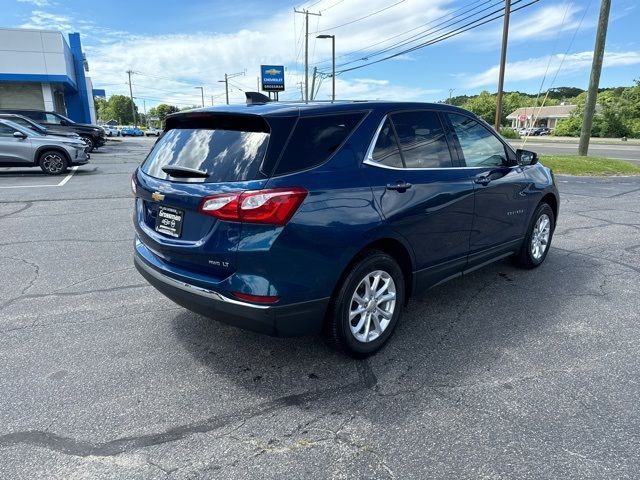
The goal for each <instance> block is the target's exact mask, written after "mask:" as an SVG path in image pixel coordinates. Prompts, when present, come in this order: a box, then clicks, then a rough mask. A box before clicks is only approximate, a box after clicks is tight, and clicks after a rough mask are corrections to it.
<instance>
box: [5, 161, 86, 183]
mask: <svg viewBox="0 0 640 480" xmlns="http://www.w3.org/2000/svg"><path fill="white" fill-rule="evenodd" d="M76 170H78V167H77V166H76V167H71V170H70V171H69V173H68V174H67V175H66V176H65V177H64V178H63V179H62V180H60V183H56V184H55V185H11V186H6V187H4V186H3V187H0V188H40V187H62V186H64V184H65V183H67V182H68V181H69V180H70V179H71V177H73V174H74V173H76Z"/></svg>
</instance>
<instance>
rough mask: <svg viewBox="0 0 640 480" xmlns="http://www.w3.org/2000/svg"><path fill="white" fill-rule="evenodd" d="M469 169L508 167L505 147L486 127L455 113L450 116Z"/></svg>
mask: <svg viewBox="0 0 640 480" xmlns="http://www.w3.org/2000/svg"><path fill="white" fill-rule="evenodd" d="M449 118H450V119H451V123H452V124H453V128H454V130H455V132H456V135H457V137H458V142H460V147H461V148H462V153H463V154H464V159H465V162H466V164H467V166H468V167H494V166H495V167H503V166H508V165H509V162H508V160H507V153H506V150H505V148H504V145H503V144H502V142H501V141H500V140H498V139H497V138H496V136H495V135H494V134H493V133H491V132H490V131H489V130H488V129H487V128H486V127H485V126H483V125H481V124H480V123H478V122H477V121H475V120H473V119H471V118H469V117H465V116H464V115H458V114H454V113H450V114H449Z"/></svg>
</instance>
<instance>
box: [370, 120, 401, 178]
mask: <svg viewBox="0 0 640 480" xmlns="http://www.w3.org/2000/svg"><path fill="white" fill-rule="evenodd" d="M371 156H372V158H373V161H374V162H377V163H380V164H382V165H386V166H388V167H397V168H402V167H403V165H402V158H401V157H400V149H399V148H398V142H397V141H396V136H395V134H394V133H393V128H392V127H391V122H390V121H389V118H387V119H386V120H385V121H384V124H383V125H382V129H380V133H379V134H378V139H377V140H376V144H375V146H374V148H373V153H372V154H371Z"/></svg>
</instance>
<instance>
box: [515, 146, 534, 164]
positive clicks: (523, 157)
mask: <svg viewBox="0 0 640 480" xmlns="http://www.w3.org/2000/svg"><path fill="white" fill-rule="evenodd" d="M516 158H517V159H518V165H523V166H524V165H535V164H536V163H538V154H537V153H536V152H531V151H529V150H521V149H518V150H516Z"/></svg>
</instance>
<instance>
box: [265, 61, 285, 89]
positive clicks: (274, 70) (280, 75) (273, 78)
mask: <svg viewBox="0 0 640 480" xmlns="http://www.w3.org/2000/svg"><path fill="white" fill-rule="evenodd" d="M260 74H261V77H262V91H265V92H282V91H284V66H282V65H261V66H260Z"/></svg>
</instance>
